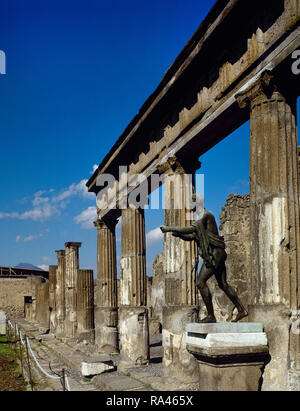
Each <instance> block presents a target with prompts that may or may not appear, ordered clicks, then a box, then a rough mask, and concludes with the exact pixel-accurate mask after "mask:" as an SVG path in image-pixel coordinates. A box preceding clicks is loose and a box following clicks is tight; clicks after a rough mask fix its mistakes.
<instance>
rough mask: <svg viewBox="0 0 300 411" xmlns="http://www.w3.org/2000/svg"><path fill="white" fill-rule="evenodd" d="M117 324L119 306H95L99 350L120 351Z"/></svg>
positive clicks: (96, 341)
mask: <svg viewBox="0 0 300 411" xmlns="http://www.w3.org/2000/svg"><path fill="white" fill-rule="evenodd" d="M117 325H118V309H117V308H114V307H95V344H96V345H97V350H98V352H103V353H118V352H119V342H118V328H117Z"/></svg>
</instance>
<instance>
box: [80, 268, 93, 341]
mask: <svg viewBox="0 0 300 411" xmlns="http://www.w3.org/2000/svg"><path fill="white" fill-rule="evenodd" d="M77 333H78V340H79V341H80V340H88V341H90V342H92V341H93V339H94V275H93V271H92V270H79V271H78V277H77Z"/></svg>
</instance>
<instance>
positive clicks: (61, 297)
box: [55, 250, 66, 336]
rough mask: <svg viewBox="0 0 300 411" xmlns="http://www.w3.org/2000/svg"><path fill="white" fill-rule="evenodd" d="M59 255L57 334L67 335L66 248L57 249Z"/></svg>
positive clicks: (56, 299)
mask: <svg viewBox="0 0 300 411" xmlns="http://www.w3.org/2000/svg"><path fill="white" fill-rule="evenodd" d="M56 257H57V264H58V265H57V270H56V290H55V297H56V298H55V301H56V313H55V314H56V327H55V331H56V335H57V336H64V335H65V318H66V308H65V293H66V290H65V288H66V262H65V250H58V251H56Z"/></svg>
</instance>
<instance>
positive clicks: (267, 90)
mask: <svg viewBox="0 0 300 411" xmlns="http://www.w3.org/2000/svg"><path fill="white" fill-rule="evenodd" d="M235 98H236V100H237V102H238V104H239V106H240V108H247V107H248V108H250V109H252V108H253V107H254V106H256V105H258V104H261V103H263V102H265V101H266V100H270V99H272V100H284V97H283V95H282V94H281V93H280V91H279V88H278V81H277V79H276V77H275V76H274V74H273V73H272V72H271V71H270V70H266V71H264V72H263V73H262V74H261V76H260V77H259V78H258V79H257V80H256V81H255V82H254V83H253V84H251V85H250V86H249V87H248V88H247V89H245V90H244V91H242V92H241V93H238V94H236V95H235Z"/></svg>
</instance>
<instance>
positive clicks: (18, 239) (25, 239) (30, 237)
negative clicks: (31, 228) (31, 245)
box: [16, 234, 43, 243]
mask: <svg viewBox="0 0 300 411" xmlns="http://www.w3.org/2000/svg"><path fill="white" fill-rule="evenodd" d="M41 237H43V234H30V235H28V236H26V237H22V236H20V235H17V237H16V243H20V242H21V241H22V242H24V243H28V242H29V241H33V240H37V239H38V238H41Z"/></svg>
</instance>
